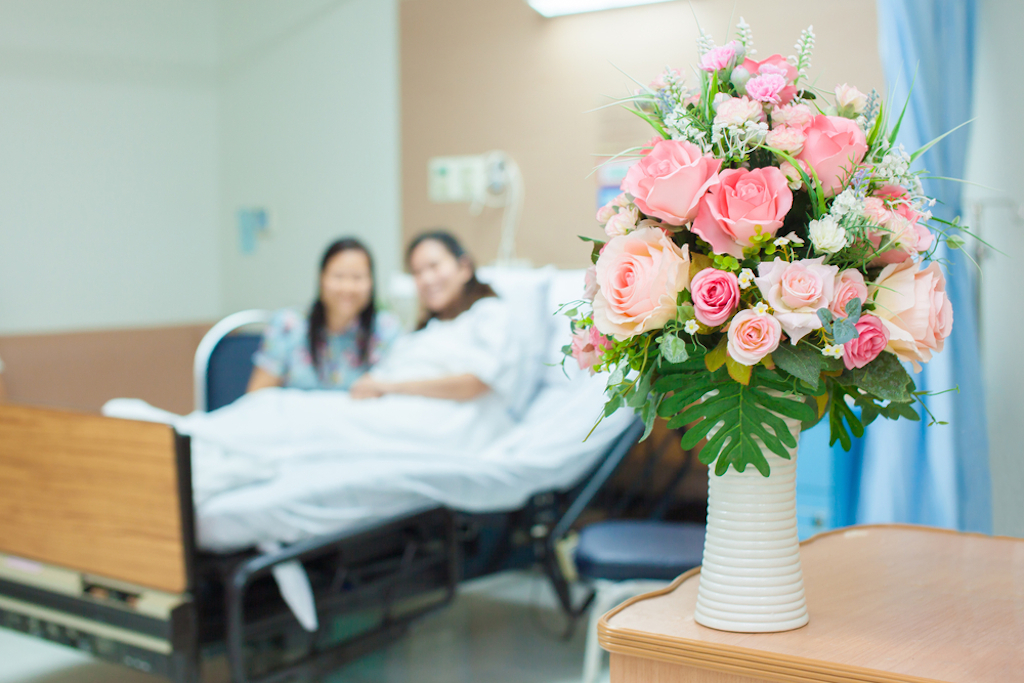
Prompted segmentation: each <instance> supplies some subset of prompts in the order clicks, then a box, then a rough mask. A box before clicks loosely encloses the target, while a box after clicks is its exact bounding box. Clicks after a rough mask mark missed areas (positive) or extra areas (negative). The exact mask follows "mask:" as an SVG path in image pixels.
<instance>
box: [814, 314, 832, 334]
mask: <svg viewBox="0 0 1024 683" xmlns="http://www.w3.org/2000/svg"><path fill="white" fill-rule="evenodd" d="M815 312H816V313H817V314H818V320H820V321H821V327H822V329H823V330H825V334H827V335H829V336H832V320H833V318H832V311H830V310H828V309H827V308H825V307H822V308H819V309H818V310H817V311H815Z"/></svg>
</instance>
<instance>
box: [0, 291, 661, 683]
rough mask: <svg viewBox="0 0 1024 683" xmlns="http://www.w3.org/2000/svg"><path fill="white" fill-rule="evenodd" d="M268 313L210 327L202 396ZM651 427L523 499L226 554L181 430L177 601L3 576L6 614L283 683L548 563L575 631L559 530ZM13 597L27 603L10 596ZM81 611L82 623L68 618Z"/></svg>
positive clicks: (115, 655) (126, 651)
mask: <svg viewBox="0 0 1024 683" xmlns="http://www.w3.org/2000/svg"><path fill="white" fill-rule="evenodd" d="M267 319H268V314H266V313H265V312H262V311H244V312H242V313H238V314H235V315H233V316H229V317H228V318H225V319H224V320H222V321H221V322H220V323H218V324H217V325H215V326H214V327H213V328H212V329H211V330H210V332H209V333H208V334H207V335H206V337H204V339H203V340H202V342H201V344H200V345H199V349H198V350H197V354H196V362H195V370H196V390H197V393H196V401H197V407H199V408H201V409H202V408H205V407H206V405H208V383H207V381H206V370H207V365H208V362H209V360H210V358H211V356H212V354H213V353H214V352H215V350H216V348H217V346H218V344H219V343H220V341H221V340H222V339H224V338H225V337H226V336H228V335H229V334H231V333H233V332H234V331H236V330H238V329H239V328H241V327H245V326H250V325H253V324H261V323H265V322H266V321H267ZM642 433H643V425H642V423H640V422H639V421H637V422H634V423H632V424H631V425H630V426H629V428H627V429H626V430H625V431H624V432H623V433H622V434H621V435H620V436H619V437H618V439H617V440H616V441H615V442H614V443H613V444H612V446H611V447H610V448H609V449H608V451H606V453H605V454H604V456H603V457H602V458H601V459H600V461H599V463H598V464H597V465H596V466H595V467H594V468H593V469H592V470H591V471H590V472H589V473H588V474H587V475H586V476H585V477H583V478H582V479H581V481H580V482H579V483H578V484H577V485H576V486H575V487H574V488H572V489H571V490H569V491H549V492H545V493H541V494H538V495H535V496H533V497H531V499H530V500H529V501H528V502H527V504H526V505H524V506H523V507H522V508H520V509H518V510H514V511H511V512H505V513H488V514H467V513H463V512H459V511H454V510H449V509H446V508H443V507H436V508H432V509H425V510H421V511H418V512H414V513H411V514H407V515H403V516H400V517H397V518H394V519H391V520H388V521H386V522H383V523H379V522H378V523H373V524H367V525H364V526H361V527H358V528H354V529H349V530H347V531H344V532H341V533H337V534H328V535H325V536H319V537H316V538H312V539H308V540H305V541H300V542H298V543H294V544H292V545H290V546H287V547H285V548H282V549H280V550H277V551H274V552H264V553H260V552H256V551H246V552H240V553H234V554H230V555H220V554H214V553H206V552H200V551H199V550H198V549H197V548H196V542H195V527H194V523H195V520H194V509H193V500H192V489H191V459H190V458H191V456H190V444H189V440H188V438H187V437H183V436H176V439H175V451H176V461H177V470H178V482H179V490H178V494H179V497H180V511H181V521H182V529H183V530H184V532H185V533H184V541H183V542H184V544H185V546H186V547H185V553H184V555H185V562H186V574H187V577H188V591H187V593H186V594H184V595H182V596H166V597H168V598H174V600H173V601H172V602H171V604H172V605H173V608H171V609H168V611H167V612H166V614H163V615H162V616H160V617H156V616H152V615H147V614H143V613H141V612H140V611H139V610H137V609H135V607H134V604H133V603H132V601H131V599H129V598H131V596H132V593H131V590H130V588H126V590H125V592H124V594H123V595H124V596H127V597H125V598H124V599H123V600H120V602H119V598H118V591H116V590H113V591H109V596H112V597H111V598H110V599H108V600H106V601H105V602H106V603H108V604H99V603H98V602H97V601H96V600H94V599H91V597H89V596H86V595H78V596H76V595H67V594H61V593H60V592H54V591H48V590H44V589H40V588H38V587H32V586H27V585H23V584H18V583H15V582H12V581H8V580H5V579H3V577H2V576H0V626H6V627H9V628H14V629H16V630H20V631H23V632H27V633H30V634H33V635H37V636H40V637H43V638H46V639H49V640H53V641H56V642H60V643H63V644H65V645H70V646H72V647H77V648H79V649H83V650H87V651H90V652H92V653H93V654H95V655H97V656H99V657H100V658H103V659H106V660H109V661H114V662H117V663H120V664H123V665H127V666H131V667H133V668H136V669H140V670H143V671H147V672H149V673H153V674H157V675H160V676H163V677H165V678H168V679H170V680H172V681H174V682H175V683H198V682H199V681H200V674H201V661H202V656H203V654H204V653H213V654H216V653H217V652H218V651H220V650H222V651H223V652H224V653H225V655H226V659H227V662H228V667H229V669H230V674H231V680H232V681H234V683H277V682H279V681H284V680H287V679H290V678H292V677H295V676H300V675H301V676H316V675H318V674H320V673H323V672H327V671H330V670H332V669H335V668H337V667H338V666H340V665H341V664H343V663H345V662H347V661H350V660H352V659H355V658H357V657H359V656H361V655H363V654H365V653H367V652H369V651H371V650H374V649H377V648H379V647H382V646H384V645H386V644H387V643H390V642H392V641H394V640H395V639H396V638H398V637H400V636H401V635H402V634H403V633H405V632H406V631H407V629H408V627H409V625H410V624H411V623H412V622H413V621H414V620H416V619H417V618H419V617H421V616H423V615H425V614H427V613H429V612H431V611H434V610H437V609H439V608H441V607H443V606H445V605H446V604H448V603H449V602H450V601H451V600H452V599H453V598H454V596H455V592H456V587H457V585H458V583H459V582H460V581H463V580H468V579H472V578H476V577H480V576H485V575H488V574H493V573H495V572H499V571H503V570H506V569H513V568H525V567H531V566H536V565H539V566H540V567H541V568H542V570H543V571H544V573H545V574H546V576H547V578H548V580H549V581H550V583H551V585H552V588H553V589H554V592H555V594H556V595H557V597H558V600H559V603H560V605H561V607H562V609H563V610H564V612H565V614H566V616H567V617H568V624H569V625H568V628H567V633H568V632H570V631H571V629H572V627H573V625H574V624H575V623H576V621H577V619H578V618H579V616H580V615H581V614H582V613H583V612H584V611H585V610H586V608H587V607H588V606H589V604H590V602H591V600H592V599H593V592H591V593H590V594H589V595H587V596H585V598H584V599H583V600H582V601H578V602H576V603H574V601H573V598H572V594H571V591H570V583H571V582H570V579H569V578H567V576H566V574H565V572H564V571H563V569H562V567H561V565H560V563H559V560H558V543H559V542H560V541H561V540H562V539H563V538H564V537H565V536H566V534H568V532H569V531H570V528H571V526H572V524H573V523H574V522H575V520H576V519H577V518H578V516H579V514H580V513H581V512H582V511H583V509H584V508H585V507H586V506H587V504H588V503H589V502H590V501H591V500H592V498H593V497H594V495H595V494H596V493H597V492H598V490H599V489H600V488H601V487H602V486H603V485H604V484H605V483H606V482H607V481H608V479H609V478H610V477H611V476H612V474H613V473H614V471H615V470H616V468H617V467H618V465H619V464H620V463H621V462H622V460H623V459H624V458H625V457H626V454H627V453H628V452H629V450H630V449H631V447H632V446H633V444H635V443H636V442H637V440H638V439H639V438H640V436H641V434H642ZM294 561H299V562H301V563H302V565H303V567H304V569H305V571H306V573H307V575H308V576H309V579H310V585H311V587H312V589H313V594H314V601H315V604H316V609H317V614H318V617H319V622H320V629H319V630H318V631H317V632H316V633H307V632H306V631H304V630H303V629H302V628H301V627H300V626H299V624H298V622H297V620H296V619H295V618H294V616H293V615H292V613H291V611H290V610H289V609H288V607H287V605H285V603H284V601H283V600H282V598H281V597H280V594H279V592H278V590H277V588H276V586H275V585H274V582H273V578H272V572H273V569H274V568H275V567H277V566H278V565H282V564H284V563H288V562H294ZM139 590H140V591H141V590H144V589H139ZM4 596H9V597H10V598H13V599H16V600H17V601H18V602H17V604H18V605H26V604H27V605H29V606H30V607H31V609H29V608H24V609H22V608H18V609H13V610H12V609H6V608H5V607H4V605H5V603H4V602H3V598H4ZM19 609H20V611H19ZM33 610H35V611H33ZM62 615H63V616H62ZM76 620H77V621H76ZM84 622H88V623H84ZM79 623H83V624H84V625H83V626H82V628H78V629H76V628H73V627H72V626H73V625H74V624H79ZM69 624H71V625H72V626H69ZM90 624H93V625H97V626H95V628H93V627H92V626H90ZM96 633H102V634H104V635H102V636H97V635H95V634H96ZM89 634H93V635H89ZM147 637H159V638H161V639H164V640H166V641H167V642H169V643H170V645H169V646H167V648H165V650H164V651H163V652H160V651H157V650H158V649H159V648H156V649H154V648H149V649H147V647H146V646H145V643H146V642H148V641H146V640H145V638H147ZM140 644H141V645H140ZM167 650H169V651H167Z"/></svg>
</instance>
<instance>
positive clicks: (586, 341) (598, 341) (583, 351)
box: [572, 327, 612, 374]
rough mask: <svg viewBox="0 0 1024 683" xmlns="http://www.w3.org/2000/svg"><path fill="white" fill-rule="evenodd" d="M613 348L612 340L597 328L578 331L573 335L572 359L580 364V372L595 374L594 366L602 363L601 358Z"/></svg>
mask: <svg viewBox="0 0 1024 683" xmlns="http://www.w3.org/2000/svg"><path fill="white" fill-rule="evenodd" d="M611 347H612V342H611V340H610V339H608V337H605V336H604V335H603V334H601V333H600V332H598V330H597V328H596V327H588V328H586V329H578V330H576V332H574V333H573V335H572V357H573V358H575V359H576V362H577V363H579V366H580V370H589V371H590V374H594V366H595V365H597V364H598V363H600V362H601V356H603V355H604V352H605V351H606V350H608V349H610V348H611Z"/></svg>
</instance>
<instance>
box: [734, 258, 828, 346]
mask: <svg viewBox="0 0 1024 683" xmlns="http://www.w3.org/2000/svg"><path fill="white" fill-rule="evenodd" d="M824 258H825V257H823V256H821V257H818V258H816V259H804V260H801V261H794V262H792V263H789V262H786V261H783V260H782V259H780V258H776V259H775V260H774V261H772V262H770V263H768V262H764V263H761V264H760V265H758V267H757V272H758V277H755V278H754V284H756V285H757V287H758V289H760V290H761V296H763V297H764V298H765V301H767V302H768V305H769V306H771V307H772V308H773V309H774V311H775V317H776V318H778V319H779V323H781V324H782V329H784V330H785V331H786V334H788V335H789V340H790V343H792V344H796V343H797V342H798V341H800V339H802V338H803V337H804V335H806V334H807V333H808V332H810V331H812V330H817V329H819V328H820V327H821V320H819V319H818V309H819V308H826V307H828V305H829V302H831V301H832V298H833V296H832V295H833V292H834V291H835V281H836V275H837V274H838V273H839V268H837V267H836V266H826V265H823V264H822V261H823V260H824Z"/></svg>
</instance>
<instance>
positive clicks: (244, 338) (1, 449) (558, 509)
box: [0, 271, 642, 683]
mask: <svg viewBox="0 0 1024 683" xmlns="http://www.w3.org/2000/svg"><path fill="white" fill-rule="evenodd" d="M516 277H521V278H533V279H534V280H536V282H534V283H532V284H530V283H528V284H530V286H526V285H524V284H523V282H513V283H512V284H511V285H509V286H507V287H506V288H505V290H506V291H507V292H508V293H509V296H510V297H512V298H515V297H516V296H521V295H522V292H524V291H527V292H532V300H530V301H527V302H525V303H523V302H520V303H521V304H522V305H520V306H519V308H520V310H524V309H525V310H530V309H535V310H538V311H541V312H542V313H543V314H544V315H543V316H542V317H541V318H540V320H541V321H542V323H541V324H542V325H546V326H547V328H548V329H547V330H546V331H545V333H544V335H543V337H544V339H545V341H544V344H543V348H542V349H540V350H539V351H538V353H537V358H536V359H535V360H536V361H537V363H536V367H535V368H534V369H537V370H538V374H539V376H541V379H540V380H539V381H538V385H539V389H538V392H537V396H536V397H535V398H534V402H533V404H531V406H530V409H531V410H533V412H530V411H529V410H528V411H527V413H526V415H525V416H524V418H523V421H522V423H521V424H520V427H519V428H521V433H519V434H518V435H515V434H514V435H510V439H511V440H512V442H513V443H514V444H518V446H519V451H515V450H514V449H512V448H511V447H510V450H509V453H510V454H512V455H514V456H516V457H515V458H513V459H512V460H510V462H515V463H516V465H515V467H511V468H510V469H509V470H508V471H509V472H511V474H508V475H507V476H497V477H495V476H489V475H488V473H487V472H483V471H473V472H472V473H471V475H472V476H471V477H469V478H468V479H463V480H458V479H457V478H456V480H455V481H454V486H455V487H456V488H457V489H458V490H459V491H460V494H459V495H466V493H467V492H469V493H471V494H472V496H471V499H467V500H469V503H468V504H467V505H464V506H462V507H456V506H453V505H449V504H445V503H444V502H442V501H440V500H438V499H437V498H432V497H431V496H430V495H424V494H423V493H422V492H421V491H418V489H417V491H418V492H417V494H416V495H410V490H412V489H411V488H409V487H406V488H404V489H403V488H402V487H398V489H396V490H397V492H398V493H400V494H401V495H395V491H388V492H387V494H388V495H387V500H388V503H387V504H386V505H382V506H381V507H380V508H379V509H373V505H364V506H362V507H359V506H355V507H354V508H353V506H352V505H351V494H352V491H353V490H355V491H356V493H359V494H361V495H362V494H365V493H366V491H367V490H368V489H367V488H366V487H367V486H368V485H369V483H370V482H369V481H368V480H367V481H358V477H354V476H346V473H345V472H344V471H335V472H333V474H332V473H331V472H330V471H329V470H317V469H316V466H310V467H313V469H309V468H306V469H298V470H296V471H292V472H288V473H286V476H284V477H283V478H282V480H280V481H273V482H262V483H260V484H258V485H254V486H251V487H242V488H240V489H238V490H235V491H231V492H230V493H229V495H227V496H226V497H219V498H218V497H215V498H214V499H212V500H211V501H209V504H204V505H202V506H200V507H199V508H198V509H196V508H195V506H194V505H193V495H192V493H193V492H192V486H191V481H192V475H191V461H190V444H189V440H188V439H187V438H185V437H182V436H180V435H178V434H176V433H175V432H174V430H173V429H172V428H170V427H168V426H166V425H161V424H155V423H145V422H138V421H132V420H123V419H114V418H106V417H100V416H93V415H82V414H74V413H66V412H60V411H52V410H43V409H35V408H28V407H20V406H0V626H5V627H8V628H13V629H16V630H20V631H23V632H26V633H30V634H32V635H35V636H38V637H42V638H46V639H48V640H51V641H55V642H59V643H63V644H65V645H69V646H71V647H76V648H79V649H82V650H85V651H88V652H92V653H93V654H95V655H96V656H98V657H101V658H103V659H107V660H109V661H114V662H117V663H120V664H123V665H126V666H130V667H133V668H136V669H139V670H142V671H146V672H149V673H154V674H157V675H160V676H163V677H165V678H168V679H171V680H173V681H179V682H181V683H192V682H195V681H198V680H199V677H200V662H201V659H202V658H201V654H202V653H216V652H218V651H219V652H223V653H225V654H226V658H227V661H228V665H229V668H230V671H231V677H232V680H233V681H236V682H237V683H242V682H245V681H259V682H260V683H271V682H272V681H280V680H286V679H288V678H290V677H293V676H296V675H303V674H306V675H315V674H316V673H318V672H321V671H326V670H330V669H332V668H336V667H337V666H338V665H340V664H341V663H343V662H345V661H348V660H350V659H352V658H354V657H357V656H359V655H361V654H362V653H365V652H367V651H369V650H371V649H375V648H377V647H380V646H381V645H383V644H386V643H388V642H390V641H392V640H393V639H395V638H396V637H399V636H400V635H401V634H402V633H403V632H404V631H405V630H406V629H407V628H408V626H409V624H410V623H411V622H412V621H413V620H415V619H416V618H418V617H420V616H422V615H424V614H426V613H428V612H430V611H432V610H435V609H438V608H440V607H442V606H443V605H445V604H447V603H448V602H449V601H450V600H451V599H452V598H453V596H454V594H455V591H456V587H457V584H458V582H459V581H463V580H467V579H471V578H475V577H479V576H484V575H487V574H490V573H494V572H497V571H502V570H505V569H510V568H521V567H529V566H535V565H540V566H541V567H542V568H543V570H544V572H545V574H546V575H547V576H548V578H549V579H550V581H551V584H552V587H553V589H554V590H555V592H556V594H557V595H558V598H559V601H560V603H561V605H562V607H563V608H564V609H565V611H566V613H567V615H569V616H570V621H571V620H572V619H574V618H575V617H577V616H579V614H580V612H582V611H583V609H585V608H586V605H587V603H588V601H589V598H587V599H584V600H582V601H577V602H575V603H574V602H573V599H572V595H571V593H570V590H569V589H570V586H569V582H568V581H567V580H566V573H565V572H564V571H563V565H562V564H561V563H560V562H559V558H558V553H557V546H558V542H559V540H560V539H561V538H562V537H563V536H564V535H565V534H566V533H568V531H569V524H568V523H567V522H568V521H569V520H572V519H575V518H576V516H578V514H579V512H580V511H581V509H582V507H583V506H585V505H586V503H587V502H588V501H589V500H590V499H591V498H592V497H593V495H594V493H595V492H596V491H597V490H598V489H599V488H600V487H601V486H602V485H603V483H604V482H605V481H607V479H608V478H609V477H610V476H611V474H612V473H613V472H614V471H615V469H616V467H617V466H618V464H619V463H620V462H621V461H622V460H623V458H624V457H625V455H626V453H627V452H628V451H629V449H630V447H631V446H632V445H633V444H634V443H635V442H636V441H637V439H638V438H639V436H640V434H641V433H642V426H641V425H640V424H638V423H637V422H636V420H635V419H633V418H632V417H630V416H628V415H616V416H613V417H612V419H610V420H606V421H605V422H604V423H603V424H602V425H601V427H600V428H599V429H598V430H597V431H596V432H595V434H594V436H593V437H592V438H591V440H590V441H589V442H588V443H587V444H585V445H581V444H579V439H578V438H576V437H575V436H570V437H568V438H569V440H570V441H571V443H572V447H571V448H568V449H566V448H563V447H562V445H563V444H565V443H569V441H566V438H567V437H566V435H562V437H561V440H560V441H559V439H555V441H554V446H552V447H550V448H548V447H546V446H545V443H544V439H545V438H548V436H546V435H545V434H542V433H540V432H539V431H538V430H534V432H533V433H531V432H530V431H529V430H530V425H531V420H532V419H541V420H543V419H545V418H546V419H548V420H549V422H548V423H547V425H546V426H544V425H542V427H543V429H544V430H547V431H550V425H551V424H552V423H551V422H550V420H551V419H552V418H553V417H557V409H558V408H559V407H560V408H561V409H563V410H565V409H567V407H568V408H572V405H573V404H572V402H571V401H569V400H568V399H569V397H571V396H572V395H573V391H576V389H574V388H573V387H575V386H577V385H578V386H580V387H588V388H587V391H586V394H587V395H586V400H585V401H581V402H580V403H579V405H580V406H585V407H587V408H588V409H590V408H595V409H598V410H599V408H600V392H599V391H597V392H596V394H595V391H594V389H593V381H594V380H592V379H591V378H589V377H588V376H587V375H585V374H576V375H574V376H573V377H572V378H571V379H570V378H565V379H562V380H559V377H560V374H559V373H561V369H560V368H557V367H554V366H550V365H547V363H549V362H550V361H553V360H555V359H556V358H557V349H558V348H559V347H560V346H561V344H562V343H564V342H565V337H566V335H567V324H566V321H565V318H564V317H554V316H551V315H550V314H549V313H547V312H548V311H551V310H553V309H554V304H557V303H562V302H564V301H569V300H572V299H573V298H575V297H576V296H577V292H578V291H579V285H580V283H581V282H582V275H581V273H580V272H577V273H573V274H565V273H558V272H552V271H528V272H526V273H523V274H521V275H518V276H516ZM494 284H497V283H494ZM534 285H535V286H534ZM496 288H497V289H499V293H503V292H502V288H501V287H496ZM529 298H530V297H527V299H529ZM263 320H265V315H264V314H260V313H250V314H245V315H242V316H235V317H234V318H233V319H230V320H225V321H222V324H220V325H218V326H215V328H214V329H213V330H211V335H212V336H209V337H208V338H207V339H205V340H204V342H203V344H202V346H201V348H200V349H199V352H198V353H197V367H199V368H200V369H201V374H202V378H201V380H202V381H201V382H197V386H198V387H200V391H201V396H197V403H198V404H199V406H200V407H214V406H216V405H218V404H219V402H225V401H228V400H230V398H231V396H232V394H236V395H237V393H239V392H240V391H242V390H243V389H244V378H245V377H247V375H248V368H249V367H250V366H249V365H247V364H246V362H242V361H247V359H248V357H249V356H251V349H252V347H253V345H254V344H255V343H256V341H255V340H256V339H257V337H255V336H254V334H253V333H252V332H247V331H246V330H247V329H249V328H250V326H251V325H253V324H258V323H260V322H262V321H263ZM239 329H241V332H240V333H239V332H238V330H239ZM570 374H573V373H570ZM559 382H561V384H559ZM232 387H233V388H232ZM577 393H579V392H577ZM567 401H568V403H567ZM538 416H539V417H538ZM595 416H596V412H591V414H589V415H587V416H586V419H592V418H593V417H595ZM519 428H517V429H519ZM516 439H518V440H516ZM499 445H500V444H499ZM556 451H562V452H571V457H560V455H559V452H556ZM348 474H350V475H351V474H352V473H348ZM410 476H411V478H413V479H414V478H415V473H414V474H413V475H410ZM298 481H303V482H307V483H308V482H314V483H315V484H316V485H315V487H313V489H312V490H308V489H307V490H306V491H305V492H304V493H302V494H301V495H300V496H299V497H298V498H297V497H296V491H297V487H295V486H294V484H295V482H298ZM467 482H473V483H472V485H470V484H468V483H467ZM420 483H422V482H420ZM432 485H433V486H434V488H436V489H439V490H440V489H443V488H444V487H442V486H440V485H438V481H432ZM353 486H355V487H356V488H355V489H353ZM360 486H363V488H362V489H360V488H359V487H360ZM474 487H476V488H480V490H476V491H474V490H473V489H474ZM413 488H415V487H413ZM510 490H514V491H515V496H516V497H517V498H516V499H515V500H513V499H512V498H511V497H510V496H511V495H512V494H511V493H509V491H510ZM339 492H340V493H339ZM302 496H305V497H304V498H302ZM346 496H348V498H346ZM441 497H442V498H443V496H441ZM342 500H349V503H347V505H348V508H346V507H345V505H343V504H341V503H340V502H339V501H342ZM367 500H369V499H367ZM474 501H476V502H474ZM489 501H491V502H489ZM493 501H497V502H493ZM364 502H365V501H364ZM370 502H371V503H372V502H377V503H380V500H377V501H373V500H370ZM326 513H330V514H326ZM271 541H274V542H276V543H271ZM254 546H259V547H260V548H262V550H260V549H257V548H256V547H254ZM268 546H270V547H272V549H268ZM296 561H298V562H301V565H302V569H304V571H305V574H306V576H307V577H308V580H309V584H310V586H311V588H312V591H313V595H314V598H315V604H316V611H317V616H318V618H319V629H318V630H317V631H316V632H314V633H309V632H307V631H305V630H303V629H302V628H300V627H299V624H298V622H297V621H296V618H295V616H294V615H293V614H292V612H291V611H290V610H289V609H288V607H287V606H286V604H285V603H284V602H283V600H282V598H281V596H280V593H279V589H278V586H277V585H275V582H274V580H273V578H272V575H273V574H274V572H275V571H276V570H278V569H280V568H282V567H284V566H287V565H291V566H293V567H294V566H295V562H296Z"/></svg>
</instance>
